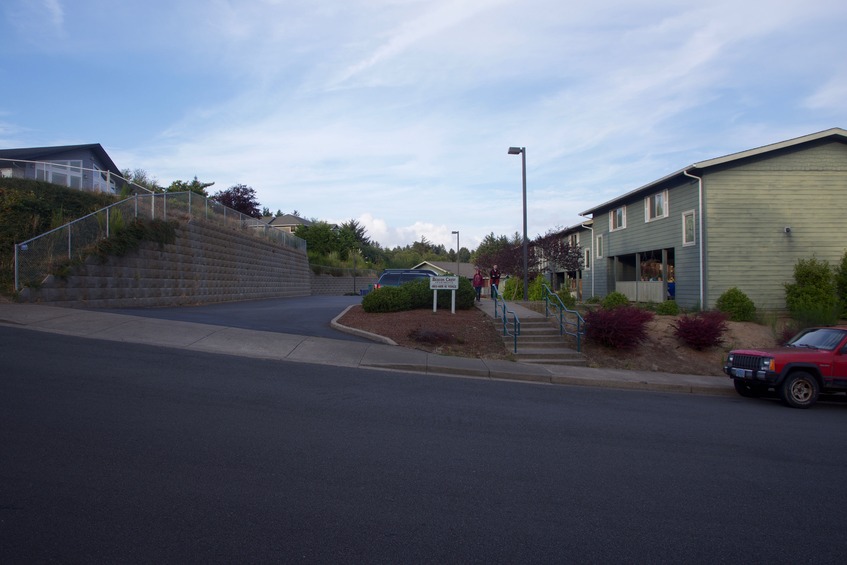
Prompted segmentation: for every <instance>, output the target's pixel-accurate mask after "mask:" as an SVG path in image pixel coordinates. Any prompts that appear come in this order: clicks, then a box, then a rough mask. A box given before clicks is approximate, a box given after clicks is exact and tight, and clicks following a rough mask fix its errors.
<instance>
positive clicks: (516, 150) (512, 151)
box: [509, 147, 529, 301]
mask: <svg viewBox="0 0 847 565" xmlns="http://www.w3.org/2000/svg"><path fill="white" fill-rule="evenodd" d="M509 155H520V156H521V171H522V172H523V299H524V301H527V300H529V273H528V272H527V271H528V270H529V248H528V245H527V240H526V147H509Z"/></svg>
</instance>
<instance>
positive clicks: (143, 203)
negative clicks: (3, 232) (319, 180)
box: [15, 192, 306, 291]
mask: <svg viewBox="0 0 847 565" xmlns="http://www.w3.org/2000/svg"><path fill="white" fill-rule="evenodd" d="M136 218H144V219H150V220H164V221H168V220H174V221H177V222H180V223H183V222H195V221H203V222H209V223H212V224H216V225H220V226H223V227H226V228H229V229H232V230H237V231H242V232H245V233H249V234H251V235H254V236H256V237H260V238H263V239H266V240H268V241H271V242H273V243H276V244H278V245H282V246H285V247H288V248H291V249H295V250H298V251H301V252H303V253H306V242H305V241H304V240H302V239H300V238H299V237H297V236H295V235H292V234H290V233H288V232H285V231H282V230H280V229H277V228H273V227H271V226H269V225H268V224H267V223H265V222H263V221H262V220H260V219H257V218H253V217H251V216H247V215H246V214H242V213H241V212H238V211H236V210H233V209H232V208H227V207H226V206H224V205H222V204H220V203H219V202H215V201H214V200H210V199H209V198H206V197H204V196H202V195H200V194H197V193H193V192H166V193H151V194H136V195H135V196H131V197H130V198H127V199H126V200H122V201H120V202H118V203H116V204H112V205H111V206H107V207H106V208H103V209H101V210H98V211H97V212H93V213H91V214H88V215H87V216H84V217H82V218H79V219H78V220H74V221H73V222H70V223H68V224H65V225H64V226H61V227H58V228H56V229H54V230H51V231H49V232H47V233H44V234H41V235H39V236H37V237H34V238H32V239H28V240H26V241H24V242H21V243H18V244H15V290H16V291H19V290H21V289H22V288H23V287H25V286H31V287H37V286H39V285H40V284H41V281H43V280H44V278H45V277H46V276H47V275H49V274H51V273H56V272H61V271H62V269H63V267H64V266H66V265H70V264H73V263H75V262H81V261H83V260H84V259H85V258H86V257H87V256H88V255H89V254H90V252H91V250H92V247H93V246H94V244H96V243H97V242H98V241H99V240H101V239H104V238H107V237H109V235H110V234H112V233H114V232H115V231H116V230H119V229H121V228H122V227H123V226H125V225H126V224H127V223H129V222H131V221H133V220H135V219H136Z"/></svg>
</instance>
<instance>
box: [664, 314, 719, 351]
mask: <svg viewBox="0 0 847 565" xmlns="http://www.w3.org/2000/svg"><path fill="white" fill-rule="evenodd" d="M724 332H726V314H724V313H723V312H700V313H698V314H697V315H695V316H684V317H682V318H680V319H679V320H677V321H676V323H675V324H674V334H675V335H676V337H677V338H679V339H680V340H682V341H683V342H684V343H685V344H686V345H687V346H688V347H691V348H693V349H696V350H698V351H700V350H703V349H708V348H709V347H714V346H716V345H719V344H720V343H721V342H722V341H723V334H724Z"/></svg>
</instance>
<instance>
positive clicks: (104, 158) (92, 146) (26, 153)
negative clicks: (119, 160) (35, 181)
mask: <svg viewBox="0 0 847 565" xmlns="http://www.w3.org/2000/svg"><path fill="white" fill-rule="evenodd" d="M79 150H83V151H85V150H87V151H91V152H92V153H93V154H94V155H95V156H96V157H97V159H98V160H99V161H100V163H101V164H102V165H103V166H104V167H106V169H108V170H109V172H110V173H114V174H116V175H120V174H121V171H120V169H118V166H117V165H115V163H114V162H113V161H112V158H111V157H109V154H108V153H106V150H105V149H103V146H102V145H100V144H99V143H88V144H85V145H56V146H53V147H23V148H19V149H0V158H2V159H16V160H21V161H39V160H43V159H49V158H51V157H54V156H55V155H56V154H57V153H67V152H70V151H79Z"/></svg>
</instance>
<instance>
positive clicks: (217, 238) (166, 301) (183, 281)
mask: <svg viewBox="0 0 847 565" xmlns="http://www.w3.org/2000/svg"><path fill="white" fill-rule="evenodd" d="M312 280H313V275H312V273H311V271H310V270H309V261H308V257H307V256H306V254H305V252H303V251H299V250H295V249H291V248H288V247H284V246H281V245H278V244H274V243H271V242H268V241H267V240H264V239H261V238H257V237H254V236H252V235H250V234H248V233H242V232H239V231H235V230H231V229H227V228H222V227H220V226H214V225H206V224H203V223H194V222H192V223H188V224H180V225H179V226H178V227H177V238H176V241H175V243H173V244H169V245H164V246H163V247H162V248H161V249H160V248H159V246H158V245H157V244H155V243H149V242H144V243H142V246H141V248H140V249H139V250H138V251H137V252H133V253H130V254H128V255H126V256H125V257H111V258H109V259H108V260H107V261H106V262H105V263H101V262H100V260H99V259H97V258H89V259H88V260H87V261H86V263H85V264H84V265H81V266H78V267H75V268H74V269H73V270H72V271H71V274H70V275H69V276H68V277H67V278H65V279H58V278H56V277H53V276H49V277H47V279H46V280H45V281H44V283H43V284H42V285H41V287H40V288H38V289H32V288H25V289H24V290H22V291H21V293H20V301H22V302H41V303H49V304H53V305H56V306H69V307H85V308H127V307H154V306H179V305H185V304H202V303H212V302H229V301H235V300H255V299H261V298H280V297H291V296H308V295H310V294H311V293H312ZM339 285H342V286H343V283H341V282H339ZM320 286H321V287H323V286H324V285H320ZM349 288H351V289H352V280H351V282H350V287H349ZM326 294H329V292H326ZM338 294H344V292H339V293H338Z"/></svg>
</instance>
